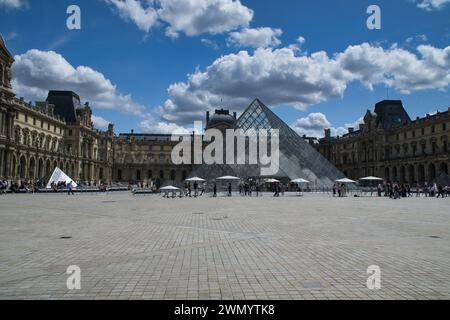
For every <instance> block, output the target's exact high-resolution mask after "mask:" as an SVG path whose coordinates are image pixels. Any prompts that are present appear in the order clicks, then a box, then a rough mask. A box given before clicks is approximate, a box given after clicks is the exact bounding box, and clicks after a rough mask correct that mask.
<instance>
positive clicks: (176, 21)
mask: <svg viewBox="0 0 450 320" xmlns="http://www.w3.org/2000/svg"><path fill="white" fill-rule="evenodd" d="M104 1H106V3H108V4H110V5H113V6H114V7H115V8H116V9H117V10H118V11H119V13H120V16H121V17H122V18H123V19H126V20H131V21H133V22H134V23H135V24H136V25H137V26H138V28H139V29H141V30H143V31H145V32H149V31H150V29H151V28H152V27H153V26H155V25H157V24H158V22H162V23H165V24H167V28H166V35H167V36H169V37H173V38H176V37H178V35H179V33H180V32H182V33H184V34H186V35H188V36H196V35H199V34H202V33H211V34H218V33H224V32H228V31H231V30H234V29H237V28H240V27H246V26H248V24H249V22H250V21H251V20H252V19H253V11H252V10H250V9H249V8H247V7H246V6H244V5H242V4H241V2H240V0H125V1H123V0H122V1H121V0H104Z"/></svg>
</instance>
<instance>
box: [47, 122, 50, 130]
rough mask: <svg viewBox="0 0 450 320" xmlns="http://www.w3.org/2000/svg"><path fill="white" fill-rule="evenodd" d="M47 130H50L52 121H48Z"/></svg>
mask: <svg viewBox="0 0 450 320" xmlns="http://www.w3.org/2000/svg"><path fill="white" fill-rule="evenodd" d="M47 130H48V131H50V123H47Z"/></svg>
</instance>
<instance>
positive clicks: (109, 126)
mask: <svg viewBox="0 0 450 320" xmlns="http://www.w3.org/2000/svg"><path fill="white" fill-rule="evenodd" d="M108 132H110V133H112V132H114V125H113V124H112V123H110V124H108Z"/></svg>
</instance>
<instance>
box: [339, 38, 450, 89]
mask: <svg viewBox="0 0 450 320" xmlns="http://www.w3.org/2000/svg"><path fill="white" fill-rule="evenodd" d="M417 51H418V52H419V54H420V57H418V56H417V55H416V54H414V53H412V52H409V51H407V50H405V49H401V48H397V47H393V48H391V49H388V50H385V49H383V48H381V47H373V46H371V45H369V44H367V43H363V44H362V45H357V46H350V47H348V48H347V49H346V50H345V51H344V52H343V53H341V54H338V55H337V57H336V61H337V62H338V63H339V64H340V65H341V66H342V68H343V69H345V70H346V71H348V72H350V73H351V74H352V78H353V79H355V80H359V81H361V82H362V83H364V84H365V85H366V86H367V87H368V88H370V89H371V88H372V87H373V86H374V85H377V84H385V85H387V86H389V87H393V88H395V89H396V90H398V91H399V92H401V93H404V94H408V93H411V92H414V91H419V90H426V89H446V88H447V87H448V85H449V84H450V73H449V70H450V46H449V47H447V48H444V49H439V48H435V47H433V46H430V45H420V46H418V47H417Z"/></svg>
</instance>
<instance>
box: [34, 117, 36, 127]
mask: <svg viewBox="0 0 450 320" xmlns="http://www.w3.org/2000/svg"><path fill="white" fill-rule="evenodd" d="M35 125H36V118H33V126H35Z"/></svg>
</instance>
